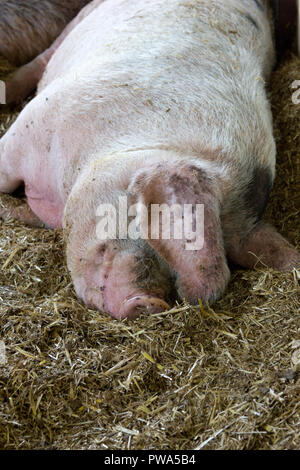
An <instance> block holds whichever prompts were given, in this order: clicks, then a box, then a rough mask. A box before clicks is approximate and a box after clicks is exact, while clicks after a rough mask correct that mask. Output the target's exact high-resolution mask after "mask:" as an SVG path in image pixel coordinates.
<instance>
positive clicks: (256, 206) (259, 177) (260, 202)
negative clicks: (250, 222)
mask: <svg viewBox="0 0 300 470" xmlns="http://www.w3.org/2000/svg"><path fill="white" fill-rule="evenodd" d="M272 185H273V178H272V175H271V172H270V170H269V169H268V168H255V170H254V171H253V174H252V178H251V180H250V182H249V184H248V187H247V189H246V191H245V193H244V202H245V206H246V209H247V212H248V213H249V215H251V216H252V217H254V218H255V221H256V222H258V221H259V220H260V219H261V218H262V216H263V214H264V212H265V209H266V206H267V203H268V199H269V194H270V191H271V188H272Z"/></svg>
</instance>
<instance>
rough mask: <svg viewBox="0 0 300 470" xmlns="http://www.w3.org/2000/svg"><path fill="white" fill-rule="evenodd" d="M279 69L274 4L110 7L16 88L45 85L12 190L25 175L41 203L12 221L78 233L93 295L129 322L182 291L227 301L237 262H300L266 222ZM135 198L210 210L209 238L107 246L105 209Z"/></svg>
mask: <svg viewBox="0 0 300 470" xmlns="http://www.w3.org/2000/svg"><path fill="white" fill-rule="evenodd" d="M273 62H274V48H273V42H272V35H271V27H270V23H269V18H268V14H267V5H266V3H265V2H264V1H262V0H260V1H259V0H201V1H200V0H186V1H185V0H168V1H166V0H150V1H146V0H106V1H101V0H94V1H93V2H91V3H90V4H88V5H87V6H86V7H85V8H84V9H83V10H82V11H81V13H80V14H79V15H78V16H77V18H76V19H75V20H73V22H72V23H70V24H69V25H68V27H67V28H66V29H65V31H64V32H63V33H62V35H61V36H60V37H59V39H58V40H57V41H56V42H55V43H54V45H53V46H52V47H51V48H50V49H48V50H47V51H45V52H44V53H43V54H42V55H40V56H39V57H37V58H36V59H35V60H34V61H33V62H31V63H30V64H28V65H26V66H24V67H23V68H21V69H20V70H19V71H18V72H17V74H16V76H15V78H14V79H13V80H12V82H11V83H9V84H8V85H7V91H8V100H9V101H17V100H19V99H21V98H22V97H24V96H25V95H26V94H28V92H29V91H31V90H32V89H33V88H34V87H35V85H36V83H37V81H38V80H40V79H41V80H40V82H39V85H38V93H37V96H36V97H35V98H34V99H33V100H32V101H31V102H30V103H29V104H28V105H27V106H26V107H25V108H24V110H23V111H22V113H21V114H20V116H19V117H18V119H17V120H16V122H15V123H14V124H13V125H12V126H11V128H10V129H9V130H8V132H7V133H6V134H5V136H4V137H3V138H2V139H1V141H0V191H1V192H5V193H11V192H13V191H14V190H15V189H16V188H17V187H18V186H19V185H20V184H21V183H22V182H24V183H25V191H26V196H27V201H28V206H27V205H23V206H19V207H18V208H17V209H14V208H12V209H11V210H7V209H6V210H4V209H2V217H7V216H8V215H10V216H13V217H18V218H20V219H21V220H23V221H24V222H27V223H31V224H33V225H34V224H37V225H38V224H40V222H41V221H42V222H43V223H45V224H46V225H47V226H48V227H63V228H64V230H65V235H66V255H67V262H68V267H69V269H70V272H71V275H72V279H73V282H74V286H75V289H76V292H77V294H78V296H79V297H80V298H81V299H83V301H84V302H85V303H86V304H88V305H91V306H94V307H96V308H98V309H99V310H101V311H105V312H107V313H109V314H111V315H112V316H114V317H117V318H124V317H129V318H133V317H135V316H137V315H138V314H139V313H141V312H142V313H151V312H159V311H163V310H165V309H167V308H168V305H169V304H170V303H171V302H172V301H173V300H174V292H175V291H177V292H179V294H180V295H181V297H184V298H186V299H187V300H188V301H189V302H191V303H197V302H198V299H202V300H203V301H208V302H213V301H214V300H216V299H217V298H218V297H219V296H220V295H221V294H222V293H223V292H224V289H225V288H226V284H227V282H228V280H229V275H230V273H229V268H228V264H227V259H229V260H230V261H232V262H234V263H237V264H239V265H241V266H244V267H249V268H251V267H253V266H254V265H261V264H263V265H264V266H269V267H273V268H275V269H279V270H289V269H291V268H293V267H296V266H297V265H298V266H299V265H300V255H299V254H298V253H297V251H296V250H295V249H294V248H293V247H292V246H290V245H289V243H288V242H287V241H286V240H285V239H284V238H282V237H281V236H280V235H279V234H278V233H277V232H276V231H275V229H273V228H272V227H270V226H268V225H265V224H264V222H262V220H261V219H262V215H263V212H264V210H265V206H266V203H267V200H268V195H269V192H270V189H271V187H272V183H273V180H274V175H275V153H276V151H275V143H274V138H273V133H272V117H271V112H270V105H269V102H268V99H267V96H266V89H265V84H266V82H267V81H268V79H269V77H270V74H271V71H272V66H273ZM120 198H123V199H124V198H126V200H127V201H128V205H132V204H138V206H137V207H149V206H151V205H153V204H167V205H171V204H178V205H180V206H182V207H183V206H184V204H192V205H193V207H196V205H199V206H200V205H204V245H203V246H202V247H201V249H198V250H189V249H187V248H186V246H187V242H188V241H191V240H189V239H188V238H187V239H181V240H179V239H175V238H174V237H171V239H164V238H163V237H160V238H159V239H155V238H151V237H150V238H149V239H148V240H145V239H142V238H139V239H136V240H135V239H133V238H130V237H129V238H127V239H126V238H125V239H121V238H119V239H116V240H113V239H112V240H108V239H105V237H103V239H101V236H99V231H97V224H98V222H99V217H98V216H97V214H98V215H99V207H102V206H103V205H105V204H110V205H112V206H113V207H115V208H116V210H117V209H118V207H119V201H120ZM139 205H140V206H139ZM119 215H120V214H119ZM192 217H193V222H194V225H195V222H196V221H195V211H193V215H192ZM173 222H174V220H173ZM174 223H175V222H174Z"/></svg>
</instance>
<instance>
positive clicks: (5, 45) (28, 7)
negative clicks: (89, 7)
mask: <svg viewBox="0 0 300 470" xmlns="http://www.w3.org/2000/svg"><path fill="white" fill-rule="evenodd" d="M89 1H90V0H67V1H66V0H1V3H0V55H2V56H4V57H6V58H7V59H8V60H9V61H10V62H12V63H14V64H16V65H21V64H26V63H27V62H29V61H30V60H32V59H33V58H34V57H36V56H37V55H38V54H40V53H41V52H43V51H44V50H45V49H46V48H47V47H49V46H50V45H51V44H52V43H53V41H54V40H55V39H56V38H57V36H58V35H59V34H60V33H61V32H62V30H63V29H64V28H65V26H66V25H67V24H68V23H69V22H70V21H71V20H72V18H74V16H76V15H77V13H78V12H79V11H80V10H81V9H82V8H83V7H84V6H85V5H86V4H87V3H89Z"/></svg>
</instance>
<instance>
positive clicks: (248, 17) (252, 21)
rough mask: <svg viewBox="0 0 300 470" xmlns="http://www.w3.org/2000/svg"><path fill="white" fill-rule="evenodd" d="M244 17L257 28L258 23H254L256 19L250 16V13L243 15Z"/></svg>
mask: <svg viewBox="0 0 300 470" xmlns="http://www.w3.org/2000/svg"><path fill="white" fill-rule="evenodd" d="M245 18H246V19H247V20H248V21H250V23H252V24H253V26H254V27H255V28H256V29H258V30H259V27H258V24H257V23H256V21H255V20H254V19H253V18H252V16H250V15H245Z"/></svg>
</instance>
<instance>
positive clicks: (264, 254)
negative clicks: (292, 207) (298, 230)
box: [228, 222, 300, 271]
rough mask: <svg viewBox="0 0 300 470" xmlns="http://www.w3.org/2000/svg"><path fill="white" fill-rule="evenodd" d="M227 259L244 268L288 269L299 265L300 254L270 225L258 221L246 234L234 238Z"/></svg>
mask: <svg viewBox="0 0 300 470" xmlns="http://www.w3.org/2000/svg"><path fill="white" fill-rule="evenodd" d="M228 257H229V259H230V260H231V261H232V262H234V263H236V264H238V265H240V266H243V267H246V268H253V267H269V268H273V269H275V270H278V271H288V270H290V269H293V268H299V267H300V254H299V253H298V252H297V251H296V250H295V248H294V247H293V246H292V245H290V244H289V243H288V241H287V240H285V238H283V237H282V236H281V235H280V234H279V233H278V232H277V231H276V230H275V228H273V227H272V226H270V225H267V224H265V223H263V222H260V223H259V224H258V225H257V226H256V227H255V228H254V229H253V230H252V231H251V232H250V233H249V234H248V235H246V236H244V237H241V238H239V239H238V240H236V239H234V243H232V244H231V245H230V246H229V250H228Z"/></svg>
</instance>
